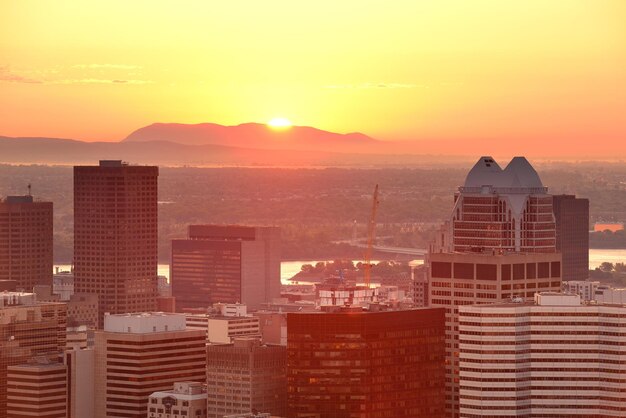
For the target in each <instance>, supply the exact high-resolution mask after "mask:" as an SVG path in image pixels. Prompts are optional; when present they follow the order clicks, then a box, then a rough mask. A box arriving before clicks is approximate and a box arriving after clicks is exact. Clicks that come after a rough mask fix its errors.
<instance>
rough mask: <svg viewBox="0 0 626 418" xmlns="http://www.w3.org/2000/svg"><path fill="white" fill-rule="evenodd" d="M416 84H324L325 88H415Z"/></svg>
mask: <svg viewBox="0 0 626 418" xmlns="http://www.w3.org/2000/svg"><path fill="white" fill-rule="evenodd" d="M416 87H419V86H418V85H416V84H405V83H362V84H333V85H329V86H324V88H325V89H413V88H416Z"/></svg>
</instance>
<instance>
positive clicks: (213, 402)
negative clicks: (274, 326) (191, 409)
mask: <svg viewBox="0 0 626 418" xmlns="http://www.w3.org/2000/svg"><path fill="white" fill-rule="evenodd" d="M286 354H287V350H286V348H285V347H284V346H280V345H264V344H261V342H260V340H259V339H258V338H247V337H241V338H235V340H234V342H233V343H232V344H209V345H207V393H208V401H207V417H208V418H222V417H223V416H225V415H232V414H242V413H249V412H251V411H254V410H257V411H262V412H269V413H271V414H272V415H277V416H281V417H283V416H286V415H285V413H286V409H287V377H286V368H285V367H286V362H287V358H286Z"/></svg>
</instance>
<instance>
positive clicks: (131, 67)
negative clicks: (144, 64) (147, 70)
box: [72, 64, 141, 70]
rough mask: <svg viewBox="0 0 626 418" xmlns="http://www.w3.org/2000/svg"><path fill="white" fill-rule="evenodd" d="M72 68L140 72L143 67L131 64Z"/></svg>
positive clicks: (84, 65)
mask: <svg viewBox="0 0 626 418" xmlns="http://www.w3.org/2000/svg"><path fill="white" fill-rule="evenodd" d="M72 68H81V69H91V70H96V69H110V70H138V69H140V68H141V67H140V66H139V65H129V64H77V65H72Z"/></svg>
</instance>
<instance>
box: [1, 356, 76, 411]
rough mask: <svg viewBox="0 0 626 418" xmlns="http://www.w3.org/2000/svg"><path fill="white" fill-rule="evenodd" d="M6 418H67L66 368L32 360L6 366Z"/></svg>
mask: <svg viewBox="0 0 626 418" xmlns="http://www.w3.org/2000/svg"><path fill="white" fill-rule="evenodd" d="M7 386H8V390H7V416H8V418H37V417H40V418H67V403H68V390H67V366H66V365H65V364H63V363H58V362H50V361H47V360H46V359H45V358H44V359H40V358H36V359H33V360H31V361H29V362H28V363H26V364H20V365H17V366H9V367H8V372H7Z"/></svg>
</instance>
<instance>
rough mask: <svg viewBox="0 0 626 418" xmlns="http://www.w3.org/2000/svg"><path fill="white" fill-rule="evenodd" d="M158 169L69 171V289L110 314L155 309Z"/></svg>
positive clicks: (114, 165)
mask: <svg viewBox="0 0 626 418" xmlns="http://www.w3.org/2000/svg"><path fill="white" fill-rule="evenodd" d="M158 172H159V170H158V167H149V166H131V165H128V164H126V163H122V162H121V161H100V164H99V165H98V166H77V167H74V288H75V291H76V293H96V294H98V298H99V299H98V301H99V321H98V326H99V327H102V325H103V316H104V314H105V313H107V312H109V313H112V314H115V313H126V312H146V311H154V310H155V309H156V296H157V262H158V261H157V177H158Z"/></svg>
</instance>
